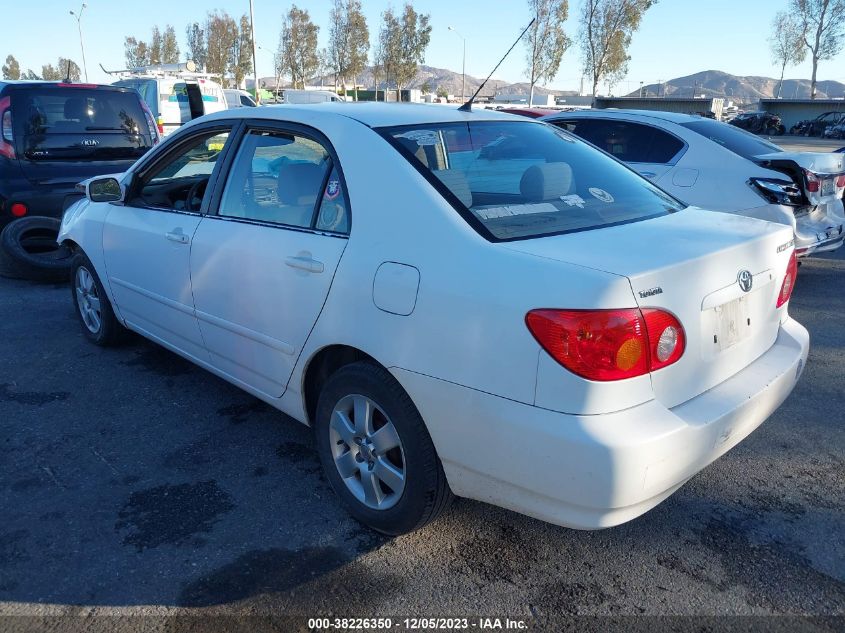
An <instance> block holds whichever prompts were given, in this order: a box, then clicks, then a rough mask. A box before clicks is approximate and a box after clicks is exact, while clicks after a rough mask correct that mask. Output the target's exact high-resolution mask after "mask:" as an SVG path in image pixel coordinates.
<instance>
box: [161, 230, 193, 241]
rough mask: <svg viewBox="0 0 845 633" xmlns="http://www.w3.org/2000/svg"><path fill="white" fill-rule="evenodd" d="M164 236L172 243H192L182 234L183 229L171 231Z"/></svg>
mask: <svg viewBox="0 0 845 633" xmlns="http://www.w3.org/2000/svg"><path fill="white" fill-rule="evenodd" d="M164 236H165V237H166V238H167V239H169V240H170V241H171V242H177V243H178V244H187V243H188V242H190V241H191V238H189V237H188V236H187V235H185V234H184V233H182V229H177V230H176V231H170V232H169V233H165V234H164Z"/></svg>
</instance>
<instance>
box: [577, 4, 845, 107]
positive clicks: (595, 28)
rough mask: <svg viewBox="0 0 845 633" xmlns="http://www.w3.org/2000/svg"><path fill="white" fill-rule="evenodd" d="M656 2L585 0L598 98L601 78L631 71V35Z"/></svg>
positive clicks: (584, 30)
mask: <svg viewBox="0 0 845 633" xmlns="http://www.w3.org/2000/svg"><path fill="white" fill-rule="evenodd" d="M656 1H657V0H584V4H583V7H582V11H581V17H580V31H579V39H580V43H581V51H582V54H583V56H584V71H585V73H586V74H587V76H589V77H590V79H591V80H592V84H593V93H592V94H593V100H594V101H595V98H596V90H597V88H598V85H599V82H600V81H606V82H608V83H609V84H612V83H616V82H618V81H619V80H620V79H622V77H624V76H625V74H626V73H627V72H628V60H629V59H630V57H629V56H628V47H629V46H630V45H631V38H632V36H633V34H634V32H635V31H636V30H637V29H638V28H639V27H640V22H641V20H642V17H643V14H644V13H645V12H646V11H647V10H648V9H649V8H650V7H651V6H653V5H654V4H655V3H656ZM843 1H845V0H843Z"/></svg>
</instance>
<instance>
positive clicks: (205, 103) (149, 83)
mask: <svg viewBox="0 0 845 633" xmlns="http://www.w3.org/2000/svg"><path fill="white" fill-rule="evenodd" d="M113 85H115V86H124V87H127V88H134V89H135V90H137V91H138V92H140V93H141V97H142V98H143V99H144V101H146V102H147V105H148V106H150V110H152V112H153V116H155V119H156V123H157V124H158V131H159V134H161V135H162V136H165V135H167V134H169V133H170V132H173V131H174V130H175V129H176V128H178V127H179V126H180V125H182V124H183V123H187V122H188V121H191V120H193V119H196V118H197V117H201V116H202V115H204V114H210V113H211V112H219V111H221V110H225V109H226V107H227V106H226V96H225V94H224V93H223V88H222V87H221V86H220V84H218V83H215V82H213V81H211V80H210V79H206V78H203V77H191V76H190V75H184V76H179V75H156V74H134V73H133V74H132V75H130V76H128V77H125V78H124V79H121V80H120V81H116V82H114V84H113Z"/></svg>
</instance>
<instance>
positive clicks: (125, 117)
mask: <svg viewBox="0 0 845 633" xmlns="http://www.w3.org/2000/svg"><path fill="white" fill-rule="evenodd" d="M158 140H159V136H158V130H157V129H156V125H155V121H154V120H153V117H152V114H151V113H150V110H149V108H148V107H147V105H146V104H145V103H144V102H143V100H142V99H141V97H140V95H139V94H138V93H137V92H136V91H135V90H132V89H129V88H119V87H115V86H100V85H94V84H72V83H56V82H45V81H0V229H2V228H3V227H4V226H5V225H7V224H8V223H9V222H11V221H12V220H14V219H15V218H20V217H26V216H33V215H37V216H50V217H55V218H58V217H61V215H62V212H63V211H64V209H65V208H67V206H69V205H70V204H71V203H72V202H74V201H75V200H76V199H78V198H79V197H80V196H81V194H80V193H79V192H78V191H76V189H75V185H76V184H77V183H79V182H80V181H82V180H85V179H86V178H91V177H93V176H98V175H102V174H110V173H118V172H123V171H126V169H128V168H129V166H130V165H132V163H134V162H135V161H136V160H138V158H140V157H141V156H143V155H144V153H145V152H147V151H148V150H149V149H150V148H151V147H153V145H155V144H156V143H157V142H158Z"/></svg>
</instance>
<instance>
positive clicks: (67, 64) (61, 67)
mask: <svg viewBox="0 0 845 633" xmlns="http://www.w3.org/2000/svg"><path fill="white" fill-rule="evenodd" d="M56 71H57V72H58V73H59V75H61V77H59V78H60V79H70V80H71V81H79V80H80V79H81V78H82V69H81V68H80V67H79V65H78V64H77V63H76V62H75V61H73V60H72V59H65V58H64V57H59V64H58V67H57V68H56Z"/></svg>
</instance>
